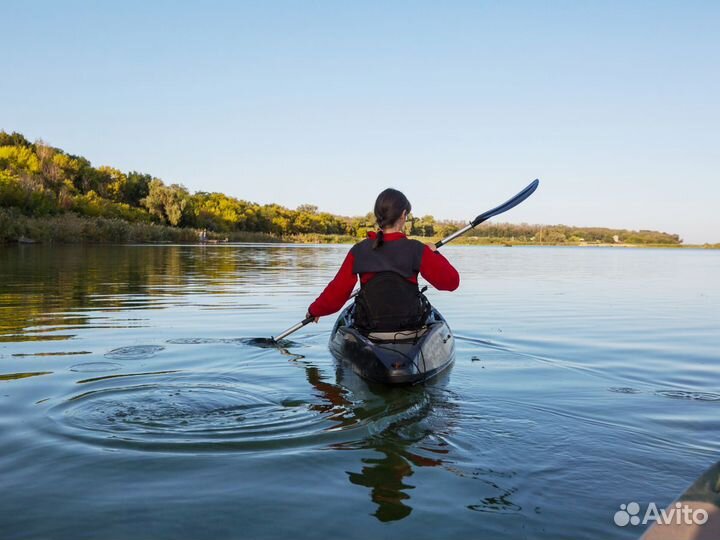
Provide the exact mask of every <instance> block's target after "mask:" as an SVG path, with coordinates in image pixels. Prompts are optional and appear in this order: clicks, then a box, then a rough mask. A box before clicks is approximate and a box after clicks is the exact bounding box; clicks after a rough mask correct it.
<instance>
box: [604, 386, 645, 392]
mask: <svg viewBox="0 0 720 540" xmlns="http://www.w3.org/2000/svg"><path fill="white" fill-rule="evenodd" d="M608 390H609V391H610V392H615V393H616V394H639V393H640V390H638V389H637V388H631V387H629V386H611V387H610V388H608Z"/></svg>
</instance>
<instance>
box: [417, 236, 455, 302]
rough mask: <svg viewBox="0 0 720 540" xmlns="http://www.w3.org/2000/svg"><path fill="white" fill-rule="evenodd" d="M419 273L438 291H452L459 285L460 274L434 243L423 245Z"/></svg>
mask: <svg viewBox="0 0 720 540" xmlns="http://www.w3.org/2000/svg"><path fill="white" fill-rule="evenodd" d="M420 275H421V276H422V277H424V278H425V279H426V280H427V281H428V282H429V283H430V285H432V286H433V287H435V288H436V289H437V290H439V291H454V290H455V289H457V288H458V287H459V286H460V274H458V271H457V270H455V267H454V266H453V265H452V264H450V262H449V261H448V260H447V259H446V258H445V257H443V256H442V255H441V254H440V252H438V251H437V250H436V249H435V246H434V245H433V246H432V247H430V246H428V245H425V251H423V256H422V260H421V261H420Z"/></svg>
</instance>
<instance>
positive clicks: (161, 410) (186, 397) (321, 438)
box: [49, 381, 372, 452]
mask: <svg viewBox="0 0 720 540" xmlns="http://www.w3.org/2000/svg"><path fill="white" fill-rule="evenodd" d="M338 412H339V411H337V410H332V408H327V407H323V406H322V405H321V404H317V403H308V402H307V401H305V400H303V399H301V398H292V397H288V396H284V397H281V396H275V397H273V396H270V395H269V393H267V392H265V393H264V392H263V389H262V388H258V387H257V386H243V385H240V384H233V385H228V384H212V383H207V384H198V383H191V382H186V383H182V382H180V381H178V382H172V383H158V384H143V385H136V386H124V387H114V388H104V389H98V390H91V391H89V392H85V393H82V394H78V395H76V396H73V397H71V398H70V399H68V400H67V401H65V402H63V403H61V404H59V405H57V406H55V407H54V408H52V409H50V410H49V416H50V419H51V420H52V425H53V426H54V428H56V429H57V430H58V431H59V433H60V434H62V435H63V436H67V437H69V438H72V439H75V440H81V441H83V442H86V443H89V444H93V445H99V446H104V447H111V448H129V449H135V450H142V451H166V452H227V451H238V450H240V451H241V450H259V449H283V448H286V447H292V448H294V447H297V446H303V445H316V444H319V443H329V442H342V440H343V439H344V438H346V437H347V436H348V433H349V432H355V431H357V429H360V430H362V431H363V432H365V433H367V429H368V426H367V424H368V423H369V422H372V418H370V417H368V418H365V419H359V418H350V417H349V416H345V415H342V414H341V415H338Z"/></svg>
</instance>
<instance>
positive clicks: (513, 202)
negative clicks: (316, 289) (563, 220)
mask: <svg viewBox="0 0 720 540" xmlns="http://www.w3.org/2000/svg"><path fill="white" fill-rule="evenodd" d="M539 184H540V180H538V179H537V178H536V179H535V180H533V181H532V182H530V183H529V184H528V185H527V187H526V188H525V189H523V190H522V191H521V192H520V193H518V194H517V195H515V196H514V197H513V198H512V199H508V200H507V201H505V202H504V203H502V204H501V205H499V206H496V207H495V208H492V209H491V210H488V211H487V212H483V213H482V214H480V215H479V216H477V217H476V218H475V219H473V220H472V221H471V222H470V223H468V224H467V225H466V226H465V227H463V228H462V229H460V230H459V231H455V232H454V233H452V234H451V235H448V236H447V237H445V238H443V239H442V240H440V241H439V242H437V243H436V244H435V248H436V249H439V248H440V247H442V246H444V245H445V244H447V243H448V242H452V241H453V240H455V239H456V238H457V237H458V236H462V235H463V234H465V233H466V232H468V231H469V230H471V229H474V228H475V227H477V226H478V225H480V224H481V223H483V222H484V221H487V220H488V219H490V218H491V217H494V216H497V215H498V214H502V213H503V212H507V211H508V210H510V209H511V208H515V207H516V206H517V205H518V204H520V203H521V202H523V201H524V200H525V199H527V198H528V197H529V196H530V195H532V194H533V193H534V192H535V190H536V189H537V187H538V185H539ZM356 295H357V291H355V292H353V294H352V295H351V296H350V298H352V297H353V296H356ZM314 320H315V317H307V318H306V319H304V320H302V321H300V322H299V323H297V324H296V325H294V326H291V327H290V328H288V329H287V330H285V331H284V332H283V333H282V334H280V335H279V336H278V337H276V338H273V340H275V341H280V340H281V339H284V338H286V337H288V336H289V335H290V334H292V333H294V332H297V331H298V330H300V329H301V328H302V327H303V326H305V325H307V324H310V323H311V322H313V321H314Z"/></svg>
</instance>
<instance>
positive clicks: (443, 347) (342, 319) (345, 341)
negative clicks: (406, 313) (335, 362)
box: [329, 305, 455, 384]
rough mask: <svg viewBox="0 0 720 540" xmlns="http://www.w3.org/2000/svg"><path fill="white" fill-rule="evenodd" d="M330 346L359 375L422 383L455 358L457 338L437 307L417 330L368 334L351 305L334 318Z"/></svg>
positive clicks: (393, 381)
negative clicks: (357, 325) (356, 323)
mask: <svg viewBox="0 0 720 540" xmlns="http://www.w3.org/2000/svg"><path fill="white" fill-rule="evenodd" d="M329 348H330V351H331V352H332V353H333V355H334V356H335V357H336V358H338V359H339V360H343V361H346V362H348V363H349V364H350V365H351V366H352V369H353V371H355V373H357V374H358V375H360V377H362V378H364V379H367V380H370V381H373V382H378V383H383V384H418V383H422V382H425V381H427V380H428V379H430V378H432V377H434V376H436V375H438V374H439V373H440V372H442V371H443V370H445V369H446V368H447V367H449V366H450V365H451V364H452V363H453V361H454V360H455V338H454V336H453V334H452V332H451V331H450V327H449V326H448V324H447V322H446V321H445V319H444V318H443V317H442V315H440V313H439V312H438V311H437V310H436V309H434V308H433V309H432V311H431V313H430V315H429V316H428V318H427V320H426V323H425V325H424V326H423V327H421V328H420V329H418V330H410V331H398V332H382V333H371V334H369V335H367V336H366V335H363V334H362V333H360V332H359V331H358V330H357V329H356V328H355V327H354V326H353V306H352V305H350V306H348V307H347V308H345V309H344V310H343V311H342V313H341V314H340V316H339V317H338V319H337V321H336V322H335V326H334V327H333V330H332V333H331V335H330V343H329Z"/></svg>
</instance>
